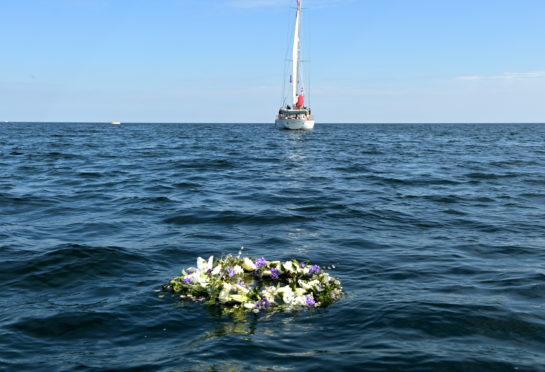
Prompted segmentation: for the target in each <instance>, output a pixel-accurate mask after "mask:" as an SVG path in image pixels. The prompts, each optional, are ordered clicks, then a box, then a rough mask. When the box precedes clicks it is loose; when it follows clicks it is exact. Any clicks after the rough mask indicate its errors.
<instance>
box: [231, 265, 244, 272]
mask: <svg viewBox="0 0 545 372" xmlns="http://www.w3.org/2000/svg"><path fill="white" fill-rule="evenodd" d="M233 270H234V271H235V274H242V273H243V272H244V270H242V267H240V266H239V265H235V266H234V267H233Z"/></svg>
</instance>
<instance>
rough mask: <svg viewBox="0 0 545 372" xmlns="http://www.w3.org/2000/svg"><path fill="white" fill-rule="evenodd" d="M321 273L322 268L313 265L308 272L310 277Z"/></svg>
mask: <svg viewBox="0 0 545 372" xmlns="http://www.w3.org/2000/svg"><path fill="white" fill-rule="evenodd" d="M319 272H320V266H318V265H312V266H311V267H310V269H309V271H308V273H309V274H310V275H312V274H318V273H319Z"/></svg>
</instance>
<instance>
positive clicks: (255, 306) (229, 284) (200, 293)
mask: <svg viewBox="0 0 545 372" xmlns="http://www.w3.org/2000/svg"><path fill="white" fill-rule="evenodd" d="M163 291H167V292H172V293H174V294H175V295H179V296H180V297H181V298H182V299H188V300H194V301H197V302H204V303H205V304H206V305H211V306H220V307H222V309H223V310H224V311H225V312H235V311H241V310H243V311H253V312H256V313H258V312H260V311H262V310H284V311H290V310H297V309H303V308H317V307H324V306H328V305H330V304H332V303H333V302H336V301H337V300H339V299H340V298H341V297H342V296H344V293H343V291H342V287H341V282H340V281H339V280H338V279H336V278H334V277H332V276H331V275H329V274H328V273H327V272H326V271H325V270H324V268H322V267H320V266H318V265H312V264H310V263H309V262H301V263H300V262H299V261H297V260H295V259H292V260H289V261H284V262H282V261H267V260H266V259H265V258H264V257H261V258H258V259H256V260H254V259H252V258H251V257H241V256H240V254H239V256H231V255H227V256H225V257H223V258H220V259H216V258H214V257H213V256H211V257H210V258H209V259H208V260H205V259H203V258H201V257H199V258H198V259H197V267H196V268H193V267H191V268H188V269H186V270H183V271H182V276H179V277H176V278H173V279H171V280H170V283H169V284H166V285H164V286H163Z"/></svg>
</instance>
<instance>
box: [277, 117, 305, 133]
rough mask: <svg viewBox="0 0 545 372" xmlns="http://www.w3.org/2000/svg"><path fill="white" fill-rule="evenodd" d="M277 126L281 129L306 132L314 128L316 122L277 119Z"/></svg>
mask: <svg viewBox="0 0 545 372" xmlns="http://www.w3.org/2000/svg"><path fill="white" fill-rule="evenodd" d="M275 124H276V126H277V127H279V128H281V129H291V130H305V129H312V128H314V120H306V119H276V121H275Z"/></svg>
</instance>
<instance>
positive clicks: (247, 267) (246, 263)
mask: <svg viewBox="0 0 545 372" xmlns="http://www.w3.org/2000/svg"><path fill="white" fill-rule="evenodd" d="M242 267H243V268H244V269H245V270H247V271H254V270H255V269H256V267H255V264H254V263H253V261H252V260H251V259H249V258H248V257H244V262H243V263H242Z"/></svg>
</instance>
